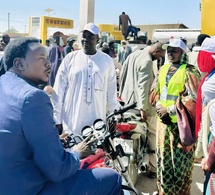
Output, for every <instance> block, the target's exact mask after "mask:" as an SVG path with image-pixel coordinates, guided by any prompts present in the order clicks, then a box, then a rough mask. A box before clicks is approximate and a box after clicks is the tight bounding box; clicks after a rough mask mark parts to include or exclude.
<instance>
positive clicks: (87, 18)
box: [79, 0, 95, 30]
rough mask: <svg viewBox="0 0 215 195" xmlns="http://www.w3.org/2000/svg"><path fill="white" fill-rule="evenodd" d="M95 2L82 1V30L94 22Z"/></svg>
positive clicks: (93, 0)
mask: <svg viewBox="0 0 215 195" xmlns="http://www.w3.org/2000/svg"><path fill="white" fill-rule="evenodd" d="M94 9H95V0H80V20H79V21H80V30H82V29H83V28H84V26H85V24H87V23H89V22H94Z"/></svg>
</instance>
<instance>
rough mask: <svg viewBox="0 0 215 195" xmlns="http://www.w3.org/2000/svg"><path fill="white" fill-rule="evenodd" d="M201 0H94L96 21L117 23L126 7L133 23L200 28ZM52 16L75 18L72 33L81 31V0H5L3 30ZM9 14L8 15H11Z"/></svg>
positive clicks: (0, 15) (23, 27) (23, 29)
mask: <svg viewBox="0 0 215 195" xmlns="http://www.w3.org/2000/svg"><path fill="white" fill-rule="evenodd" d="M200 1H201V0H163V1H161V0H108V1H107V0H95V12H94V13H95V15H94V23H96V24H118V21H119V15H120V14H121V13H122V12H123V11H124V12H125V13H126V14H128V15H129V17H130V18H131V21H132V25H148V24H173V23H174V24H176V23H183V24H184V25H186V26H187V27H188V28H192V29H200V28H201V25H200V24H201V12H200V10H199V4H200ZM48 8H51V9H53V11H52V12H51V13H50V16H52V17H57V18H67V19H72V20H74V29H72V30H71V34H72V33H73V34H76V33H78V31H79V15H80V11H79V8H80V0H5V1H1V11H0V32H4V31H6V30H7V29H8V21H9V26H11V27H14V28H15V29H16V30H18V31H19V32H21V33H24V32H27V29H28V20H29V17H31V16H48V13H47V12H44V10H46V9H48ZM8 16H9V17H8Z"/></svg>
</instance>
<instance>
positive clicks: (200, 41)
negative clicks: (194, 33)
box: [197, 34, 210, 46]
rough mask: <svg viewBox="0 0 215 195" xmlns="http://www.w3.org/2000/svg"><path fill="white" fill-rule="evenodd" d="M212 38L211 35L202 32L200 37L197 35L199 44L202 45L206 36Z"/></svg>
mask: <svg viewBox="0 0 215 195" xmlns="http://www.w3.org/2000/svg"><path fill="white" fill-rule="evenodd" d="M207 37H208V38H210V36H209V35H207V34H200V35H199V36H198V37H197V44H198V45H199V46H201V45H202V42H203V41H204V40H205V38H207Z"/></svg>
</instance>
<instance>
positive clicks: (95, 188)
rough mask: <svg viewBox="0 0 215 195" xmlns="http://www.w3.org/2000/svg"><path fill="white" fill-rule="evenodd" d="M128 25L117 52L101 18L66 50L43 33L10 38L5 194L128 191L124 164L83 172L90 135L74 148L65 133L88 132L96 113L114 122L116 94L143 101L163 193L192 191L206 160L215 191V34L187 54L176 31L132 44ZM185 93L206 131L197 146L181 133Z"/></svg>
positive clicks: (0, 155) (140, 111)
mask: <svg viewBox="0 0 215 195" xmlns="http://www.w3.org/2000/svg"><path fill="white" fill-rule="evenodd" d="M128 22H129V23H130V25H131V20H130V18H129V16H128V15H126V14H125V13H124V12H123V13H122V15H120V18H119V24H120V25H125V27H126V28H128ZM127 32H128V31H127V30H125V28H122V35H123V36H124V40H123V41H121V48H120V49H119V51H118V52H116V50H115V47H114V41H111V42H109V43H106V44H104V42H103V43H102V42H101V43H99V41H101V38H100V29H99V27H98V26H97V25H95V24H94V23H88V24H86V25H85V27H84V29H82V35H81V36H82V37H81V45H82V48H81V49H78V50H76V49H74V43H75V40H74V39H72V38H68V39H67V45H66V47H64V49H63V52H62V53H61V52H60V50H59V47H58V46H57V44H56V42H55V41H54V43H53V44H52V45H51V46H50V43H49V42H48V41H47V43H46V46H45V47H44V46H42V45H41V44H40V40H38V39H36V38H30V37H23V38H17V39H14V40H12V41H10V39H8V37H7V36H4V39H3V40H2V44H1V47H2V48H3V49H2V50H4V55H3V58H2V59H1V70H3V71H2V72H1V75H0V95H1V102H0V121H1V122H0V140H1V141H0V150H1V152H0V159H1V161H0V173H1V174H0V180H1V187H0V194H65V195H66V194H98V195H100V194H107V195H110V194H111V195H112V194H113V195H120V194H121V183H122V179H121V177H120V175H119V174H118V173H117V172H116V171H114V170H112V169H107V168H98V169H92V170H90V169H88V170H80V168H79V167H80V159H83V158H85V157H87V156H88V155H90V154H92V152H93V151H91V150H90V148H89V146H88V140H84V141H83V142H81V143H79V144H78V145H76V146H75V147H73V148H72V149H71V150H65V149H63V146H62V144H61V142H60V139H59V135H61V134H64V133H69V134H70V133H75V134H80V133H81V129H82V128H83V127H84V126H86V125H90V124H92V122H93V121H94V120H95V119H98V118H101V119H103V120H105V117H106V115H107V113H110V112H113V111H114V110H115V109H117V108H118V107H119V103H118V101H117V98H120V99H121V100H122V101H124V102H125V104H129V103H132V102H137V106H136V108H135V109H132V110H131V112H132V113H133V114H135V115H137V116H139V117H140V122H142V123H146V125H147V128H148V132H147V137H148V140H149V147H150V149H151V150H155V151H156V153H154V154H150V158H149V171H148V176H149V177H150V178H156V179H157V190H158V191H157V194H159V195H165V194H166V195H170V194H172V195H178V194H180V195H190V190H191V184H192V172H193V166H194V162H195V160H196V159H199V158H200V159H201V160H202V161H201V167H202V170H203V171H204V172H205V175H206V177H205V178H206V180H205V183H204V194H205V195H212V194H213V193H214V192H215V191H214V187H213V184H214V182H215V179H214V178H215V176H214V171H215V161H214V159H215V158H214V155H215V146H214V142H215V138H214V136H215V133H214V132H215V118H214V117H215V110H214V109H215V101H213V100H214V99H215V95H214V94H215V87H214V83H215V82H214V78H215V76H214V73H215V39H214V38H211V37H210V36H209V35H205V34H200V35H199V36H198V37H197V45H196V49H194V50H193V52H196V53H195V54H193V53H192V52H189V53H188V49H187V45H186V40H184V39H182V38H181V39H180V38H174V37H172V38H170V40H169V41H168V43H161V42H159V41H157V42H155V43H153V44H150V45H148V46H146V47H145V48H144V49H141V50H139V49H138V50H136V51H132V49H131V47H130V46H129V45H128V42H127V41H126V36H127ZM99 47H101V48H100V49H99ZM197 48H198V49H197ZM194 62H195V63H194ZM2 67H3V68H2ZM117 70H119V72H117ZM117 74H118V77H119V80H118V81H117ZM117 83H118V86H117ZM41 86H43V87H41ZM44 87H45V88H44ZM43 89H44V90H43ZM179 100H183V101H182V102H190V101H192V102H195V104H193V107H191V112H192V113H195V116H196V118H194V119H193V120H195V125H194V126H192V130H193V131H195V135H196V137H198V139H197V142H196V143H194V144H192V145H184V144H183V143H182V140H181V137H180V136H181V135H180V128H179V125H180V124H179V123H178V121H179V118H177V116H178V115H177V107H176V104H177V102H178V101H179ZM212 101H213V102H212ZM206 119H207V120H206ZM189 120H190V118H189ZM205 121H208V124H206V125H205V124H204V123H205ZM194 128H195V129H194ZM11 141H12V142H11ZM8 143H13V144H8ZM208 146H209V149H208ZM5 148H6V150H5ZM86 181H90V182H86ZM11 186H13V187H11Z"/></svg>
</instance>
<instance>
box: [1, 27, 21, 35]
mask: <svg viewBox="0 0 215 195" xmlns="http://www.w3.org/2000/svg"><path fill="white" fill-rule="evenodd" d="M16 33H19V31H18V30H16V29H15V27H13V26H11V27H10V29H9V30H6V31H5V32H4V34H16Z"/></svg>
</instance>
